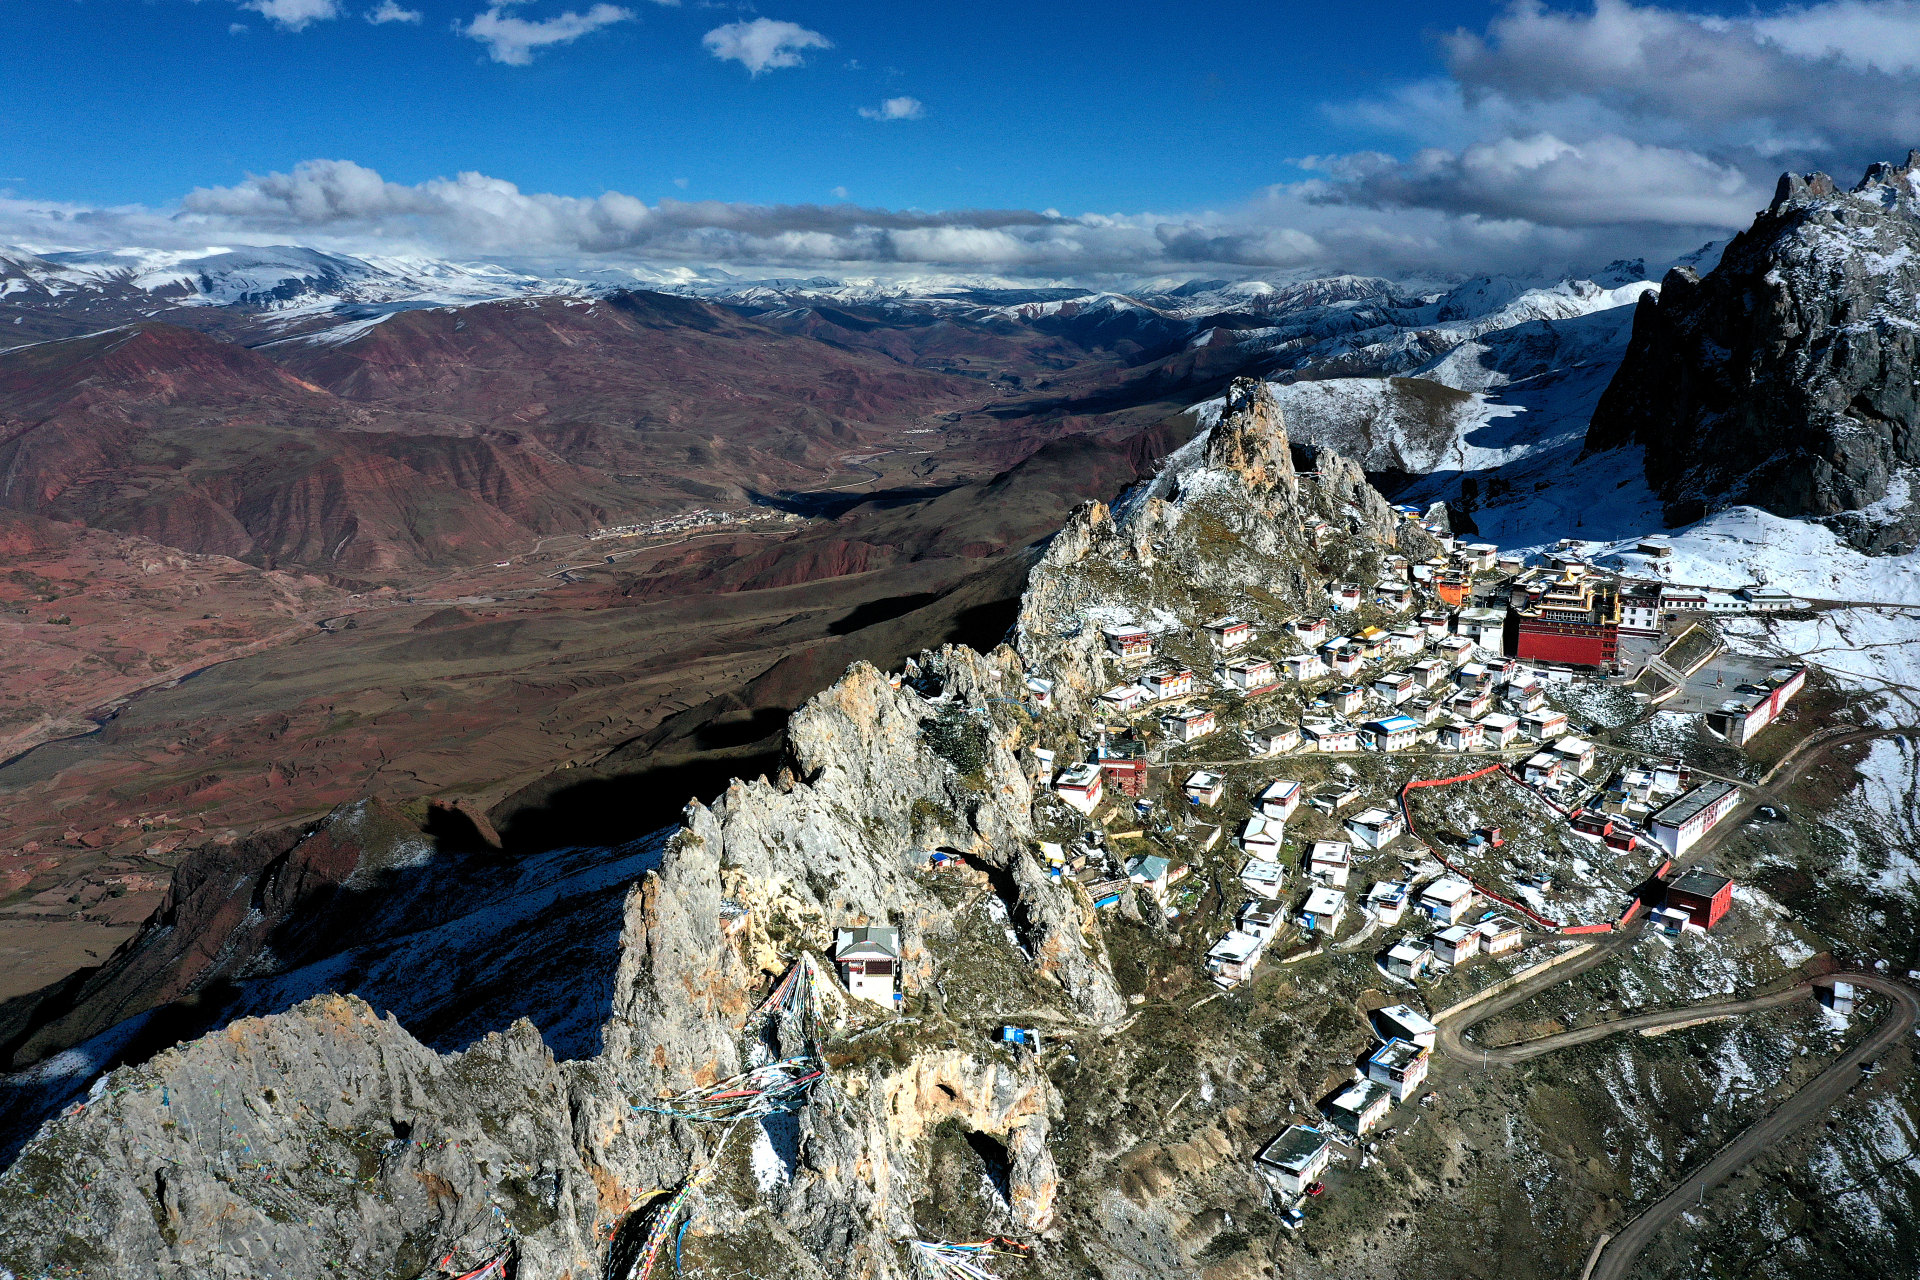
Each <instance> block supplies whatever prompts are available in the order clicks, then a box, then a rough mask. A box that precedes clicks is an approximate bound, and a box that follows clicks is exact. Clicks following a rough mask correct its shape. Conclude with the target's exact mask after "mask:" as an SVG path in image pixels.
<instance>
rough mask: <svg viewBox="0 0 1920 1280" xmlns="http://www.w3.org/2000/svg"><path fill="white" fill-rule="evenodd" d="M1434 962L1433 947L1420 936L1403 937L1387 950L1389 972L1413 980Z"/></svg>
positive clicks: (1397, 976)
mask: <svg viewBox="0 0 1920 1280" xmlns="http://www.w3.org/2000/svg"><path fill="white" fill-rule="evenodd" d="M1432 964H1433V948H1432V947H1430V946H1428V945H1427V944H1426V943H1425V942H1422V941H1421V940H1420V939H1418V938H1403V939H1401V940H1400V941H1399V942H1397V943H1395V944H1394V945H1393V948H1392V949H1391V950H1389V951H1388V952H1387V972H1388V973H1390V974H1392V975H1393V976H1394V977H1396V978H1405V979H1406V980H1407V981H1408V982H1412V981H1413V980H1415V979H1416V978H1418V977H1420V976H1421V975H1422V974H1424V973H1426V971H1427V969H1428V967H1429V966H1431V965H1432Z"/></svg>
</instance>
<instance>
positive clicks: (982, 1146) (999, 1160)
mask: <svg viewBox="0 0 1920 1280" xmlns="http://www.w3.org/2000/svg"><path fill="white" fill-rule="evenodd" d="M967 1145H968V1146H969V1147H972V1148H973V1154H975V1155H976V1156H979V1157H980V1165H981V1168H982V1170H983V1171H984V1172H985V1174H986V1179H987V1182H988V1183H989V1184H990V1185H991V1186H992V1187H993V1190H994V1193H995V1194H996V1195H998V1196H999V1197H1000V1198H1001V1199H1002V1200H1004V1201H1006V1202H1007V1203H1009V1204H1011V1203H1012V1202H1013V1156H1012V1155H1011V1154H1010V1153H1009V1152H1008V1151H1007V1148H1006V1144H1005V1143H1003V1142H1001V1141H1000V1140H999V1139H998V1138H996V1137H994V1136H993V1135H992V1134H990V1133H980V1132H977V1131H975V1130H971V1129H970V1130H968V1131H967Z"/></svg>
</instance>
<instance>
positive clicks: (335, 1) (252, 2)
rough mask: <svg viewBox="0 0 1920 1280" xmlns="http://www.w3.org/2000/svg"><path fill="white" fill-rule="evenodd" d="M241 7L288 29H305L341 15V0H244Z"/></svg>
mask: <svg viewBox="0 0 1920 1280" xmlns="http://www.w3.org/2000/svg"><path fill="white" fill-rule="evenodd" d="M240 7H241V8H242V9H251V10H253V11H254V12H255V13H257V14H259V15H260V16H261V17H263V18H265V19H267V20H268V21H269V22H272V23H274V24H275V25H276V26H280V27H284V28H285V29H286V30H288V31H304V30H306V29H307V27H309V26H311V25H312V24H313V23H316V22H327V21H330V20H331V19H334V18H337V17H339V16H340V3H339V0H242V3H241V5H240Z"/></svg>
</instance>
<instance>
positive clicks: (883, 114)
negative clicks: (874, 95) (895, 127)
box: [860, 98, 927, 120]
mask: <svg viewBox="0 0 1920 1280" xmlns="http://www.w3.org/2000/svg"><path fill="white" fill-rule="evenodd" d="M926 113H927V109H926V104H925V103H923V102H921V101H920V99H918V98H888V99H887V100H886V101H884V102H882V103H881V104H880V105H879V106H877V107H861V108H860V114H861V115H862V116H864V117H866V118H867V119H868V120H918V119H919V118H920V117H921V116H923V115H925V114H926Z"/></svg>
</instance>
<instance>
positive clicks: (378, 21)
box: [367, 0, 425, 27]
mask: <svg viewBox="0 0 1920 1280" xmlns="http://www.w3.org/2000/svg"><path fill="white" fill-rule="evenodd" d="M424 16H425V15H424V14H422V13H421V12H420V11H419V10H418V9H403V8H401V7H400V6H399V5H397V4H395V3H394V0H380V7H379V8H377V9H370V10H368V11H367V21H368V22H371V23H372V24H373V25H374V26H376V27H377V26H381V25H383V24H385V23H388V22H413V23H418V22H419V21H420V20H421V18H423V17H424Z"/></svg>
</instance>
